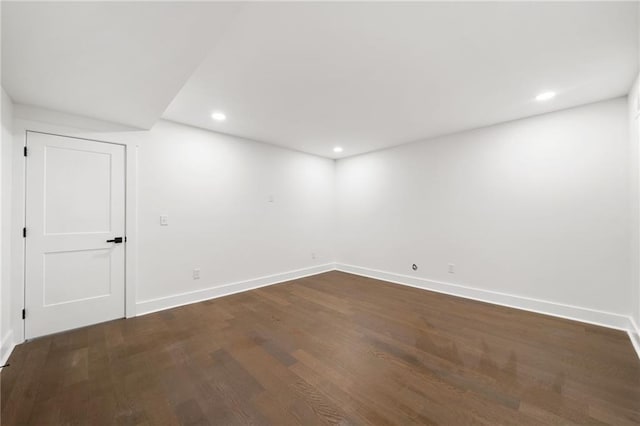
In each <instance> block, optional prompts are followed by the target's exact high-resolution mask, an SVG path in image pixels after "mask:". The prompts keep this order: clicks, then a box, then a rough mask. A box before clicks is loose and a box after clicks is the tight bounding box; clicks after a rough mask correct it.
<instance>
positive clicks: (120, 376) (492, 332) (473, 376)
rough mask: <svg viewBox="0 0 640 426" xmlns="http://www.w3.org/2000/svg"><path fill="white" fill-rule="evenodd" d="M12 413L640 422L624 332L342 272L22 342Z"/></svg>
mask: <svg viewBox="0 0 640 426" xmlns="http://www.w3.org/2000/svg"><path fill="white" fill-rule="evenodd" d="M9 362H10V364H11V366H10V367H8V368H5V369H3V370H2V373H0V391H1V399H0V401H1V404H2V407H1V418H0V420H1V424H2V425H3V426H5V425H29V424H32V425H58V424H60V425H63V424H65V425H67V424H72V425H92V426H93V425H233V424H255V425H266V424H273V425H305V426H306V425H316V424H317V425H327V424H332V425H333V424H339V425H348V424H371V425H387V424H388V425H392V424H421V425H426V424H446V425H466V424H478V425H495V424H514V425H516V424H517V425H526V424H531V425H538V424H616V425H631V424H640V360H638V358H637V356H636V354H635V352H634V350H633V348H632V346H631V342H630V341H629V339H628V336H627V335H626V334H625V333H623V332H621V331H616V330H610V329H605V328H602V327H597V326H593V325H589V324H583V323H579V322H574V321H568V320H563V319H559V318H553V317H549V316H544V315H539V314H535V313H531V312H525V311H519V310H515V309H510V308H506V307H502V306H495V305H491V304H487V303H482V302H476V301H472V300H466V299H461V298H456V297H452V296H448V295H444V294H438V293H432V292H428V291H423V290H418V289H414V288H410V287H404V286H399V285H395V284H390V283H385V282H382V281H377V280H373V279H369V278H364V277H359V276H354V275H350V274H346V273H342V272H329V273H325V274H320V275H316V276H312V277H307V278H302V279H299V280H294V281H291V282H288V283H284V284H280V285H275V286H270V287H265V288H261V289H258V290H253V291H249V292H245V293H240V294H236V295H232V296H227V297H223V298H219V299H214V300H208V301H205V302H201V303H196V304H192V305H188V306H182V307H179V308H175V309H171V310H166V311H162V312H158V313H154V314H149V315H145V316H141V317H137V318H133V319H128V320H118V321H111V322H108V323H104V324H98V325H95V326H91V327H86V328H82V329H78V330H73V331H69V332H66V333H60V334H56V335H53V336H47V337H43V338H40V339H35V340H33V341H29V342H26V343H24V344H22V345H19V346H18V347H16V349H15V351H14V352H13V354H12V355H11V357H10V359H9Z"/></svg>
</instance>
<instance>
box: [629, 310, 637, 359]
mask: <svg viewBox="0 0 640 426" xmlns="http://www.w3.org/2000/svg"><path fill="white" fill-rule="evenodd" d="M627 333H628V334H629V339H631V344H632V345H633V348H634V349H635V350H636V353H637V354H638V358H640V327H638V323H636V321H635V320H634V319H633V317H629V330H628V331H627Z"/></svg>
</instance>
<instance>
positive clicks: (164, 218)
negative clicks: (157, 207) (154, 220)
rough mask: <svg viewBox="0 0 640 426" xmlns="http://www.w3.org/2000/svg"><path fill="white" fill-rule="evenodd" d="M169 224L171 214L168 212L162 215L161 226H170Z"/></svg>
mask: <svg viewBox="0 0 640 426" xmlns="http://www.w3.org/2000/svg"><path fill="white" fill-rule="evenodd" d="M168 225H169V216H168V215H166V214H161V215H160V226H168Z"/></svg>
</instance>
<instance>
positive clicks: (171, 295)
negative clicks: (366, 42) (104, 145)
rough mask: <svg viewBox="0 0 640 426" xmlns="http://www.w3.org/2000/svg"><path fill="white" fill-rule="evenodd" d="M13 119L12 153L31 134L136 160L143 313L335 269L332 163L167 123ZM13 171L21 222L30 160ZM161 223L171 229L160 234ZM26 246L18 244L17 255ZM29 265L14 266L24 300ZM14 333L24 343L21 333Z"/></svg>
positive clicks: (34, 113)
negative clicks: (128, 126)
mask: <svg viewBox="0 0 640 426" xmlns="http://www.w3.org/2000/svg"><path fill="white" fill-rule="evenodd" d="M15 111H16V112H15V115H16V119H15V121H14V123H15V126H16V129H15V133H16V137H15V140H14V149H21V146H22V145H23V144H24V136H23V134H24V133H23V130H25V129H32V130H37V131H46V132H55V133H60V134H65V135H72V136H79V137H88V138H92V139H96V140H103V141H109V142H119V143H124V144H126V145H127V150H128V151H129V152H131V151H134V150H135V151H136V153H137V155H136V156H137V173H136V175H137V176H135V180H136V181H137V185H136V186H137V188H136V191H137V193H138V197H137V202H136V204H137V212H138V215H137V235H138V236H137V241H136V242H137V262H136V263H137V271H138V272H137V295H136V301H137V306H138V309H137V311H138V313H144V312H148V311H151V310H154V309H160V308H164V307H168V306H173V305H177V304H181V303H186V302H190V301H194V300H198V299H202V298H207V297H211V296H213V295H220V294H224V293H225V292H229V291H237V290H239V289H244V288H246V287H251V286H253V285H261V284H265V283H269V282H273V281H278V280H281V279H287V278H292V277H296V276H299V275H303V274H305V273H313V272H316V271H319V270H326V269H331V268H332V267H333V262H334V257H333V245H332V244H333V231H334V228H335V225H334V210H333V208H334V203H333V192H334V167H335V163H334V161H333V160H330V159H325V158H320V157H316V156H312V155H308V154H303V153H299V152H294V151H290V150H286V149H282V148H278V147H275V146H272V145H267V144H263V143H258V142H253V141H249V140H245V139H241V138H237V137H232V136H227V135H222V134H217V133H213V132H210V131H205V130H201V129H197V128H193V127H189V126H184V125H180V124H177V123H172V122H169V121H160V122H159V123H158V124H157V125H156V126H154V127H153V128H152V129H151V130H150V131H136V132H131V131H123V130H121V129H119V128H117V126H115V127H114V126H112V125H109V124H107V123H100V122H97V121H95V120H90V119H84V118H82V117H75V116H68V115H66V114H62V113H57V112H53V111H46V110H42V109H37V108H32V107H26V106H23V105H16V106H15ZM13 167H14V170H13V179H14V185H13V189H14V197H13V202H14V209H13V217H15V218H18V220H20V219H19V218H22V217H24V211H23V206H24V198H23V187H24V177H23V174H24V158H20V157H17V156H14V164H13ZM130 178H132V176H130ZM270 200H273V201H270ZM131 204H133V203H131ZM161 214H166V215H168V217H169V226H160V221H159V217H160V215H161ZM27 226H28V224H27ZM127 226H128V227H130V226H136V224H131V223H128V224H127ZM128 234H129V232H128ZM129 235H131V234H129ZM21 247H22V238H21V237H20V236H19V235H15V236H14V240H13V248H14V249H15V250H16V252H17V253H21ZM130 247H133V245H132V244H128V247H127V250H129V248H130ZM312 253H313V254H315V258H313V257H312ZM22 261H23V259H22V255H20V256H17V257H16V259H14V262H13V263H12V267H13V277H14V278H13V289H14V290H15V291H16V292H19V294H22V291H23V290H22V282H23V277H22V272H21V270H22ZM327 265H328V266H327ZM194 268H199V269H200V270H201V272H200V276H201V278H200V279H199V280H194V279H193V277H192V273H193V269H194ZM245 281H247V282H245ZM239 282H240V283H241V285H231V286H229V284H234V283H236V284H237V283H239ZM225 286H226V287H225ZM13 300H14V303H16V304H19V303H20V302H19V297H15V298H14V299H13ZM15 328H16V329H20V330H18V331H17V332H19V335H20V336H22V330H21V324H16V325H15Z"/></svg>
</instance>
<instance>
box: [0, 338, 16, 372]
mask: <svg viewBox="0 0 640 426" xmlns="http://www.w3.org/2000/svg"><path fill="white" fill-rule="evenodd" d="M15 347H16V342H15V340H14V339H13V330H10V331H8V332H7V334H6V335H5V336H4V337H3V338H2V342H0V365H5V364H6V363H7V360H8V359H9V356H10V355H11V352H13V349H14V348H15Z"/></svg>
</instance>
